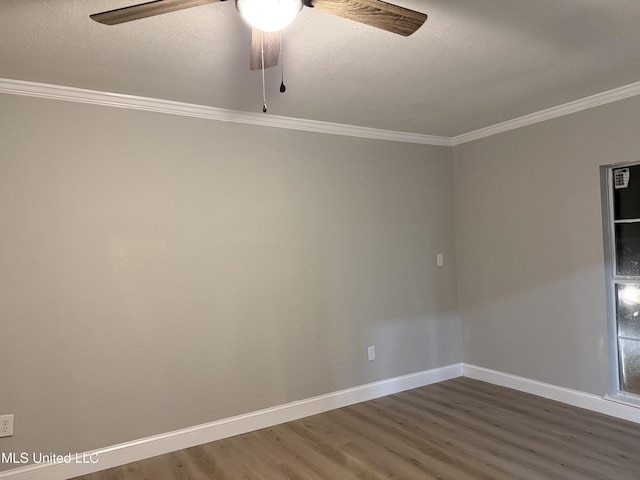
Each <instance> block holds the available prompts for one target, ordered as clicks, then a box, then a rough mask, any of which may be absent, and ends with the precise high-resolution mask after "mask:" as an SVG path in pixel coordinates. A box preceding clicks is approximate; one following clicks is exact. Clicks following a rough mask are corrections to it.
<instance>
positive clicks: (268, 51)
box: [249, 28, 280, 70]
mask: <svg viewBox="0 0 640 480" xmlns="http://www.w3.org/2000/svg"><path fill="white" fill-rule="evenodd" d="M261 33H262V43H263V44H264V68H270V67H275V66H276V65H278V57H279V56H280V32H261V31H260V30H258V29H257V28H254V29H252V30H251V58H250V60H249V68H250V69H251V70H260V69H261V68H262V46H261V42H260V34H261Z"/></svg>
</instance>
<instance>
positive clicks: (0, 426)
mask: <svg viewBox="0 0 640 480" xmlns="http://www.w3.org/2000/svg"><path fill="white" fill-rule="evenodd" d="M12 435H13V413H11V414H9V415H0V437H10V436H12Z"/></svg>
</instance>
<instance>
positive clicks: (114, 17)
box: [91, 0, 221, 25]
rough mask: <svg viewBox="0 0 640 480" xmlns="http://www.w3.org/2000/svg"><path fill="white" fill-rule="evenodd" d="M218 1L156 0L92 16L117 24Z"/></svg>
mask: <svg viewBox="0 0 640 480" xmlns="http://www.w3.org/2000/svg"><path fill="white" fill-rule="evenodd" d="M218 1H221V0H155V1H153V2H147V3H141V4H139V5H133V6H131V7H124V8H118V9H116V10H109V11H107V12H101V13H95V14H93V15H91V18H92V19H93V20H95V21H96V22H98V23H103V24H105V25H117V24H119V23H125V22H131V21H132V20H140V19H141V18H147V17H153V16H154V15H162V14H163V13H169V12H175V11H176V10H184V9H185V8H192V7H198V6H200V5H205V4H207V3H215V2H218Z"/></svg>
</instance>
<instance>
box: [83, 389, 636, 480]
mask: <svg viewBox="0 0 640 480" xmlns="http://www.w3.org/2000/svg"><path fill="white" fill-rule="evenodd" d="M516 478H517V479H526V480H536V479H557V480H560V479H566V480H577V479H600V480H627V479H628V480H638V479H640V425H637V424H634V423H631V422H626V421H623V420H617V419H614V418H611V417H608V416H605V415H600V414H597V413H592V412H589V411H586V410H582V409H578V408H574V407H570V406H567V405H564V404H561V403H557V402H553V401H550V400H545V399H542V398H539V397H535V396H533V395H528V394H524V393H520V392H517V391H514V390H510V389H506V388H502V387H497V386H494V385H490V384H487V383H484V382H479V381H476V380H471V379H468V378H457V379H455V380H449V381H446V382H443V383H439V384H436V385H430V386H427V387H423V388H418V389H415V390H410V391H407V392H403V393H399V394H396V395H391V396H388V397H384V398H380V399H377V400H372V401H369V402H364V403H360V404H357V405H352V406H350V407H346V408H342V409H339V410H334V411H331V412H327V413H322V414H320V415H315V416H312V417H308V418H304V419H301V420H297V421H294V422H290V423H286V424H283V425H278V426H276V427H272V428H267V429H264V430H259V431H256V432H252V433H248V434H246V435H240V436H237V437H233V438H229V439H225V440H221V441H218V442H213V443H209V444H206V445H201V446H198V447H193V448H189V449H186V450H182V451H179V452H175V453H171V454H167V455H162V456H159V457H155V458H150V459H147V460H143V461H140V462H137V463H132V464H129V465H125V466H122V467H118V468H114V469H111V470H105V471H103V472H100V473H95V474H92V475H87V476H84V477H79V479H78V480H80V479H82V480H187V479H190V480H204V479H216V480H286V479H288V480H350V479H368V480H383V479H397V480H411V479H416V480H430V479H442V480H489V479H492V480H493V479H516Z"/></svg>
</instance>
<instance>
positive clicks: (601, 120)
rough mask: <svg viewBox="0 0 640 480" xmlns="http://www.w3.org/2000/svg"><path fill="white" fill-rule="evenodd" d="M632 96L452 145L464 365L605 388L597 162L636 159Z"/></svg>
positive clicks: (638, 142)
mask: <svg viewBox="0 0 640 480" xmlns="http://www.w3.org/2000/svg"><path fill="white" fill-rule="evenodd" d="M639 114H640V98H638V97H635V98H631V99H627V100H624V101H620V102H616V103H612V104H609V105H606V106H601V107H598V108H594V109H591V110H587V111H584V112H580V113H577V114H573V115H570V116H566V117H562V118H558V119H554V120H550V121H547V122H544V123H540V124H537V125H533V126H529V127H525V128H520V129H518V130H514V131H512V132H507V133H504V134H500V135H496V136H493V137H489V138H485V139H482V140H478V141H474V142H470V143H467V144H463V145H460V146H457V147H455V148H454V162H455V192H456V193H455V196H456V200H455V202H456V235H457V246H458V265H459V269H458V278H459V293H460V308H461V315H462V318H463V332H464V361H465V363H469V364H473V365H478V366H482V367H486V368H491V369H495V370H499V371H502V372H507V373H512V374H515V375H520V376H523V377H527V378H530V379H535V380H540V381H543V382H547V383H551V384H555V385H560V386H564V387H568V388H573V389H576V390H580V391H585V392H590V393H594V394H598V395H601V394H604V393H607V392H608V389H609V381H610V378H609V377H610V375H609V365H608V339H607V319H606V306H605V276H604V256H603V240H602V215H601V200H600V176H599V175H600V173H599V166H600V165H606V164H611V163H617V162H625V161H637V160H638V159H640V136H639V135H638V131H637V118H638V115H639Z"/></svg>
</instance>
